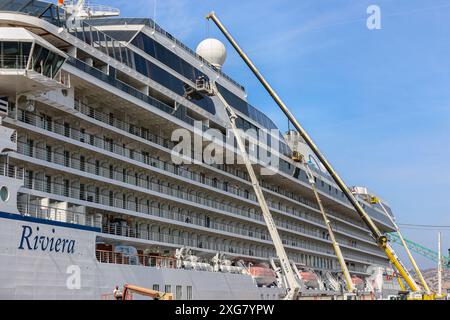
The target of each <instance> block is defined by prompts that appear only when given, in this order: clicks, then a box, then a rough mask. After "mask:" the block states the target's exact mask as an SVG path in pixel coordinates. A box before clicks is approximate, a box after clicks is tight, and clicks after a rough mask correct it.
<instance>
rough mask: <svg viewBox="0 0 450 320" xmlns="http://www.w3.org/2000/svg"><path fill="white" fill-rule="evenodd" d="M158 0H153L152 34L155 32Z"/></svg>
mask: <svg viewBox="0 0 450 320" xmlns="http://www.w3.org/2000/svg"><path fill="white" fill-rule="evenodd" d="M157 2H158V0H153V34H154V33H155V32H156V9H157Z"/></svg>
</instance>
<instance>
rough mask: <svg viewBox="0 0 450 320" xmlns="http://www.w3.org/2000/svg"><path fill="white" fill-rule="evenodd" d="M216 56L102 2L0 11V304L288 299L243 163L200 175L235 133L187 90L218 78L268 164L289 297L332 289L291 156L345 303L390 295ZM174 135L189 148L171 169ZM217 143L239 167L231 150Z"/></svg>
mask: <svg viewBox="0 0 450 320" xmlns="http://www.w3.org/2000/svg"><path fill="white" fill-rule="evenodd" d="M211 48H212V49H211ZM208 49H211V50H209V51H208ZM225 56H226V53H225V47H224V45H223V44H221V43H220V42H218V40H214V39H207V40H205V41H204V42H202V43H201V44H200V45H199V47H198V49H197V51H194V50H192V49H190V48H189V47H187V46H186V45H184V44H183V43H182V42H181V41H179V40H178V39H176V38H175V37H174V36H172V35H171V34H170V33H168V32H167V31H165V30H164V29H163V28H162V27H160V26H159V25H157V24H156V23H155V22H154V21H153V20H151V19H148V18H123V17H120V12H119V10H117V9H114V8H109V7H107V6H102V5H90V4H86V3H84V1H78V2H68V1H66V2H65V3H62V2H61V3H59V5H58V4H57V3H47V2H43V1H33V0H0V115H1V117H0V133H1V134H0V231H1V232H0V298H1V299H110V298H111V294H112V292H113V289H114V288H115V287H116V286H119V287H121V286H123V285H125V284H133V285H136V286H141V287H144V288H150V289H153V290H156V291H161V292H167V293H172V294H173V297H174V299H176V300H201V299H222V300H223V299H228V300H237V299H263V300H274V299H283V297H284V296H285V295H286V290H287V287H286V282H285V281H283V278H282V276H280V272H279V268H277V263H278V262H277V254H276V251H275V248H274V244H273V242H272V240H271V236H270V234H269V232H268V228H267V225H266V223H265V221H264V219H263V216H262V213H261V207H260V206H259V203H258V201H257V196H256V194H255V192H254V190H253V187H252V183H251V181H250V178H249V173H248V172H247V170H246V167H245V165H244V164H243V163H242V162H240V161H237V160H236V161H234V162H233V163H228V162H227V163H218V162H214V161H212V162H211V161H203V160H204V159H203V158H202V152H203V151H204V150H205V149H206V148H208V146H210V144H208V143H207V142H208V141H207V139H205V137H206V138H207V137H208V132H211V131H210V130H215V131H214V132H220V133H221V134H223V136H227V135H228V131H229V128H230V119H229V112H228V111H227V109H226V105H225V104H224V103H223V102H222V101H221V99H219V98H218V97H217V96H216V95H214V94H210V92H208V91H207V90H197V89H198V83H199V81H202V83H210V82H211V81H214V83H215V86H216V88H217V90H218V91H219V93H220V95H221V96H223V97H224V99H225V100H226V104H229V106H231V108H232V109H233V111H234V113H235V114H236V116H237V118H236V124H237V126H238V127H239V128H240V129H242V132H244V131H245V130H249V129H251V130H253V131H255V132H257V133H258V134H259V133H261V135H264V136H265V137H266V138H267V139H266V140H265V141H264V142H263V143H262V144H259V145H258V148H257V149H258V150H259V151H263V152H262V153H263V154H266V155H267V154H269V155H271V156H276V159H277V170H273V168H272V169H270V170H269V171H271V172H272V174H263V171H264V170H263V169H265V168H268V167H269V164H268V163H267V161H266V159H262V158H260V154H261V152H257V153H256V154H255V156H254V157H253V158H252V161H253V167H254V168H255V172H256V173H257V175H258V180H259V183H260V185H261V188H262V191H263V193H264V198H265V200H266V201H267V205H268V207H269V209H270V213H271V215H272V217H273V219H274V221H275V224H276V227H277V230H278V233H279V235H280V238H281V241H282V244H283V247H284V250H285V251H286V253H287V255H288V257H289V259H290V261H291V262H292V265H293V266H294V267H295V268H294V269H295V270H296V277H297V278H298V279H299V281H300V283H301V286H300V292H299V296H300V297H303V298H305V299H306V298H317V297H320V298H324V299H326V298H330V299H331V298H333V297H337V296H340V295H342V293H343V292H344V286H345V285H344V280H343V277H342V270H341V268H340V266H339V263H338V259H337V256H336V254H335V252H334V251H333V246H332V242H331V240H330V235H329V234H328V232H327V228H326V226H325V223H324V219H323V217H322V215H321V211H320V210H319V206H318V203H317V202H316V198H315V197H314V193H313V190H312V186H311V184H310V183H309V180H308V176H307V173H306V170H305V164H304V163H299V162H297V161H295V160H294V159H293V155H294V153H300V154H301V155H302V157H303V158H304V159H307V160H308V164H307V166H308V167H309V168H310V169H311V170H312V172H313V174H314V179H315V182H316V186H317V188H318V192H319V194H320V197H321V200H322V202H323V205H324V207H325V209H326V213H327V215H328V218H329V220H330V222H331V224H332V226H333V230H334V233H335V236H336V240H337V241H338V243H339V245H340V247H341V250H342V253H343V256H344V258H345V262H346V265H347V268H348V270H349V271H350V274H351V276H352V281H353V282H354V284H355V286H356V287H357V290H358V294H359V295H360V296H362V297H367V298H368V299H386V298H387V297H388V296H389V295H391V294H395V293H396V292H397V291H399V290H400V287H399V284H398V283H397V274H396V273H395V272H394V269H393V268H392V267H391V266H390V263H389V260H388V259H387V257H386V256H385V254H384V252H383V251H382V250H380V249H379V247H378V246H377V244H376V242H375V241H374V239H373V238H372V237H371V235H370V233H369V229H368V228H367V227H366V225H365V224H364V223H363V222H362V221H361V219H360V218H359V216H358V215H357V213H356V211H355V210H354V208H353V207H352V206H351V204H350V202H349V201H348V200H347V199H346V197H345V196H344V194H343V193H342V191H341V190H340V189H339V188H338V186H337V185H336V184H335V183H334V182H333V179H332V178H331V176H330V175H329V174H328V173H327V172H326V170H324V168H323V167H322V165H321V164H320V162H319V161H318V160H317V159H316V157H315V156H314V154H313V153H312V152H311V150H310V149H309V148H308V147H307V145H306V144H305V143H304V142H303V141H302V139H301V138H300V137H299V136H298V135H296V134H295V132H292V131H290V132H287V133H286V134H282V133H281V132H280V131H279V130H278V129H277V126H276V125H275V123H274V122H273V121H272V120H271V119H270V118H269V117H268V116H267V115H265V114H264V113H263V112H261V111H260V110H259V109H258V108H256V107H254V106H252V105H251V104H250V102H249V101H248V100H247V93H246V91H245V88H244V86H242V85H241V84H239V83H238V82H236V81H235V80H233V79H232V78H231V77H230V76H229V75H227V74H225V73H224V69H226V67H225V68H222V65H223V64H224V63H225ZM225 65H226V63H225ZM177 130H181V131H180V132H185V133H186V132H187V133H189V134H190V135H191V136H192V141H190V142H188V143H189V144H192V145H194V144H196V143H197V148H195V147H193V149H192V150H190V152H189V153H184V154H183V155H180V153H178V156H177V157H174V149H176V146H177V145H178V143H179V141H176V140H174V132H176V131H177ZM209 138H210V140H211V141H210V142H211V143H218V142H217V141H216V140H214V139H213V138H212V137H209ZM198 139H200V140H198ZM198 141H200V142H198ZM224 141H226V142H225V147H224V149H225V150H226V152H227V153H231V154H232V155H235V156H236V159H239V156H238V155H239V151H238V150H236V149H235V146H234V140H232V142H231V143H230V142H229V141H227V140H226V139H224ZM198 144H199V145H200V152H198ZM247 147H248V149H249V153H250V147H249V144H247ZM199 153H200V158H199ZM174 159H178V160H180V159H181V160H183V161H181V162H180V161H174ZM272 165H273V164H272ZM354 190H355V193H356V194H358V193H359V194H360V196H359V197H358V201H360V203H361V204H362V206H363V207H364V208H365V210H366V211H367V212H368V214H369V215H370V216H371V218H372V219H373V221H374V222H375V224H376V225H377V227H378V228H379V229H380V230H382V231H383V232H386V233H387V232H392V231H394V227H393V225H392V223H391V222H390V219H389V217H387V216H386V214H385V212H384V211H383V210H382V208H380V206H379V204H376V203H371V202H370V201H369V200H368V198H367V197H364V195H365V194H367V192H365V191H364V192H360V191H361V190H366V189H365V188H361V187H358V188H354ZM383 205H384V207H385V208H387V210H388V212H389V214H392V212H391V210H390V208H389V206H388V204H387V203H385V202H383Z"/></svg>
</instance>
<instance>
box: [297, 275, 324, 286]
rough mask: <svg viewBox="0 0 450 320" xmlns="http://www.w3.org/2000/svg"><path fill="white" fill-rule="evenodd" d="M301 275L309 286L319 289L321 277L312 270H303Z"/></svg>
mask: <svg viewBox="0 0 450 320" xmlns="http://www.w3.org/2000/svg"><path fill="white" fill-rule="evenodd" d="M300 276H301V278H302V280H303V283H304V284H305V286H306V287H307V288H313V289H319V287H320V286H319V277H318V276H317V275H316V274H315V273H314V272H311V271H302V272H300Z"/></svg>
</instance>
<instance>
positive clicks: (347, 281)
mask: <svg viewBox="0 0 450 320" xmlns="http://www.w3.org/2000/svg"><path fill="white" fill-rule="evenodd" d="M301 161H302V162H303V164H304V166H305V172H306V175H307V176H308V181H309V183H310V184H311V187H312V189H313V191H314V196H315V197H316V201H317V204H318V205H319V209H320V212H321V213H322V217H323V220H324V221H325V226H326V227H327V230H328V234H329V235H330V239H331V242H332V243H333V248H334V252H335V254H336V256H337V258H338V261H339V265H340V266H341V270H342V274H343V275H344V279H345V285H346V287H347V291H348V292H356V288H355V285H354V284H353V281H352V277H351V276H350V272H349V271H348V268H347V265H346V264H345V259H344V256H343V254H342V251H341V247H340V246H339V243H338V242H337V241H336V237H335V236H334V232H333V228H332V227H331V222H330V220H329V219H328V216H327V214H326V212H325V208H324V207H323V204H322V200H321V199H320V196H319V192H318V191H317V188H316V180H315V178H314V175H313V173H312V171H311V169H310V167H309V166H308V164H307V163H306V162H305V159H304V158H303V157H302V158H301Z"/></svg>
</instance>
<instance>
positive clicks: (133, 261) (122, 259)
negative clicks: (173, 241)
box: [95, 250, 177, 269]
mask: <svg viewBox="0 0 450 320" xmlns="http://www.w3.org/2000/svg"><path fill="white" fill-rule="evenodd" d="M95 255H96V257H97V260H98V261H99V262H101V263H113V264H126V265H135V266H136V265H137V266H144V267H153V268H164V269H175V268H176V267H177V260H176V259H174V258H169V257H161V256H153V255H146V254H133V255H127V254H123V253H118V252H112V251H104V250H96V251H95Z"/></svg>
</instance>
